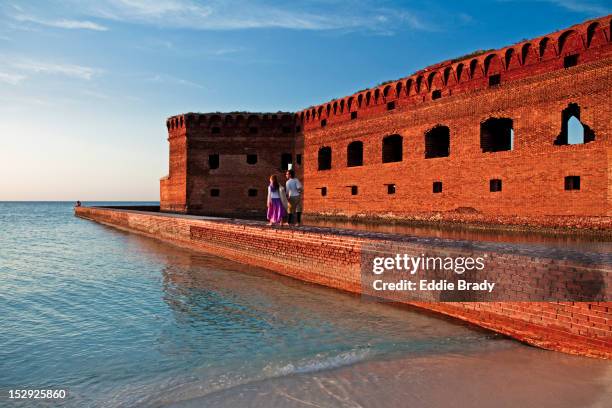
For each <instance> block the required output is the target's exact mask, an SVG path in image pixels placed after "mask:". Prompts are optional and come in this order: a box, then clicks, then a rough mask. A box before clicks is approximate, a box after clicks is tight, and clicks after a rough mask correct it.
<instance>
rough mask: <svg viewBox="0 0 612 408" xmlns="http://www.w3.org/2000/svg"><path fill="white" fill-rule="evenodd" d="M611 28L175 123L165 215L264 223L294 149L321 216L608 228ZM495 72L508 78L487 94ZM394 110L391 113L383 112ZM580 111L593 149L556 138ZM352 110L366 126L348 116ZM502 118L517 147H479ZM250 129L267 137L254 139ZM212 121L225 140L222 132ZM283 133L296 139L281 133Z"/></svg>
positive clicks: (586, 27)
mask: <svg viewBox="0 0 612 408" xmlns="http://www.w3.org/2000/svg"><path fill="white" fill-rule="evenodd" d="M610 21H611V17H610V16H606V17H602V18H599V19H595V20H591V21H587V22H585V23H582V24H578V25H576V26H573V27H570V28H569V29H566V30H562V31H558V32H556V33H552V34H549V35H547V36H543V37H539V38H536V39H533V40H529V41H523V42H520V43H518V44H515V45H513V46H509V47H505V48H503V49H500V50H496V51H489V52H484V53H480V54H477V55H473V56H468V57H465V58H460V59H456V60H449V61H445V62H442V63H439V64H436V65H433V66H430V67H427V68H425V69H423V70H421V71H419V72H417V73H415V74H414V75H412V76H410V77H406V78H403V79H401V80H398V81H392V82H390V83H388V84H384V85H381V86H379V87H376V88H372V89H368V90H364V91H361V92H358V93H356V94H353V95H351V96H347V97H344V98H340V99H338V100H334V101H332V102H330V103H327V104H323V105H318V106H315V107H312V108H309V109H306V110H304V111H301V112H298V113H297V114H295V115H292V114H286V113H278V114H256V115H253V114H248V113H244V114H240V113H237V114H205V115H201V114H185V115H178V116H175V117H172V118H170V119H169V120H168V122H167V126H168V130H169V135H170V137H169V141H170V177H169V178H168V179H167V180H162V181H161V207H162V210H163V211H183V212H184V211H186V212H189V213H196V214H220V215H237V216H245V215H250V214H255V215H262V214H263V212H264V209H265V188H266V184H267V178H268V176H269V175H270V174H273V173H277V174H279V175H281V180H283V178H282V173H280V171H279V167H280V154H281V153H283V152H287V153H291V154H292V158H293V162H294V163H295V162H296V155H298V154H300V155H302V154H303V161H304V166H303V167H302V166H301V165H298V166H297V169H298V176H299V177H301V178H302V173H301V172H302V170H303V178H302V181H303V182H304V185H305V194H304V211H305V213H306V214H307V215H311V216H332V215H333V216H340V217H354V216H359V217H379V216H383V217H392V218H403V219H421V220H422V219H425V220H428V221H437V220H452V221H470V222H487V223H497V224H499V223H507V224H531V225H540V226H543V225H546V226H567V225H568V224H572V226H577V227H588V228H610V216H611V215H612V194H611V192H610V186H611V185H612V184H611V183H610V180H611V179H612V173H611V171H612V170H610V165H609V164H610V163H609V161H610V158H609V157H610V154H609V153H610V149H611V148H612V142H611V141H610V131H611V126H612V125H611V123H612V121H611V120H610V118H611V114H610V103H609V99H610V89H611V86H612V83H611V82H612V42H611V33H610ZM568 56H570V57H571V56H576V58H577V65H576V66H573V67H570V68H567V69H566V68H564V63H565V61H566V57H568ZM495 75H499V76H500V81H501V84H500V85H497V86H489V81H490V78H491V77H492V76H495ZM438 92H439V94H440V96H441V97H440V98H439V99H435V100H434V95H435V94H436V93H438ZM388 103H394V104H395V108H394V109H393V110H387V108H388ZM570 103H577V104H578V105H579V106H580V120H581V122H582V123H583V124H585V125H587V126H589V127H590V128H591V129H592V130H593V131H594V133H595V140H594V141H592V142H589V143H586V144H583V145H565V146H559V145H555V144H553V143H554V141H555V139H556V138H557V136H558V135H559V133H560V132H561V123H562V120H561V112H562V110H563V109H565V108H566V107H567V106H568V104H570ZM351 114H356V115H357V118H356V119H355V120H351ZM492 117H495V118H500V117H505V118H510V119H512V121H513V128H514V149H513V150H512V151H503V152H495V153H483V152H482V151H481V148H480V124H481V122H483V121H484V120H486V119H488V118H492ZM323 120H325V121H326V126H325V127H321V121H323ZM437 125H444V126H447V127H449V129H450V155H449V156H448V157H443V158H430V159H426V158H425V140H424V137H425V133H426V132H427V131H428V130H430V129H432V128H434V127H435V126H437ZM253 126H255V127H257V128H258V129H259V130H258V133H257V134H251V133H249V129H250V128H251V127H253ZM213 127H215V128H218V129H219V130H220V131H219V133H215V134H212V133H211V129H212V128H213ZM287 127H290V128H291V132H290V133H284V132H283V129H284V128H287ZM391 134H399V135H401V136H402V137H403V145H402V147H403V151H404V154H403V158H402V161H401V162H398V163H386V164H383V163H382V159H381V150H382V140H383V138H384V137H385V136H387V135H391ZM356 140H359V141H362V142H363V144H364V163H363V166H360V167H351V168H348V167H347V165H346V160H347V157H346V149H347V145H348V144H349V143H350V142H351V141H356ZM323 146H327V147H331V149H332V169H331V170H325V171H319V170H318V169H317V166H318V164H317V161H318V160H317V155H318V151H319V149H320V148H321V147H323ZM249 152H256V153H257V154H258V163H257V165H248V164H246V161H245V159H246V154H247V153H249ZM213 153H218V154H220V156H221V159H220V167H219V169H216V170H212V169H209V168H208V155H209V154H213ZM566 176H580V178H581V188H580V190H579V191H566V190H565V188H564V179H565V177H566ZM491 179H501V180H502V191H501V192H496V193H492V192H490V191H489V182H490V180H491ZM434 181H436V182H442V190H443V191H442V193H440V194H433V192H432V184H433V182H434ZM386 184H395V186H396V193H395V194H394V195H388V194H387V187H386ZM351 186H357V188H358V194H357V195H351ZM321 187H326V188H327V192H328V194H327V196H325V197H323V196H322V195H321ZM211 189H218V190H219V191H220V195H219V197H212V196H211V194H210V191H211ZM249 189H257V190H258V195H257V197H249V196H248V194H247V193H248V190H249ZM568 217H569V218H571V221H568Z"/></svg>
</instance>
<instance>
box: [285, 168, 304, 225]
mask: <svg viewBox="0 0 612 408" xmlns="http://www.w3.org/2000/svg"><path fill="white" fill-rule="evenodd" d="M285 177H286V178H287V183H286V184H285V190H287V199H288V200H289V206H288V213H289V224H292V223H293V216H294V215H295V216H296V223H295V225H296V226H298V227H299V226H300V224H301V223H302V192H303V187H302V183H300V180H298V179H297V178H295V171H294V170H287V172H286V173H285Z"/></svg>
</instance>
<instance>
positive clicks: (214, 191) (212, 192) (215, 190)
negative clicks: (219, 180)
mask: <svg viewBox="0 0 612 408" xmlns="http://www.w3.org/2000/svg"><path fill="white" fill-rule="evenodd" d="M220 195H221V190H219V189H218V188H211V189H210V196H211V197H219V196H220Z"/></svg>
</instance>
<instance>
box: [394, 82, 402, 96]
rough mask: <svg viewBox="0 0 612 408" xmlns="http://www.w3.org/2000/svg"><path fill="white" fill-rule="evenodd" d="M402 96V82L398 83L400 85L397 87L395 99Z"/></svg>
mask: <svg viewBox="0 0 612 408" xmlns="http://www.w3.org/2000/svg"><path fill="white" fill-rule="evenodd" d="M401 94H402V83H401V82H398V83H397V84H396V85H395V97H396V98H399V97H400V95H401Z"/></svg>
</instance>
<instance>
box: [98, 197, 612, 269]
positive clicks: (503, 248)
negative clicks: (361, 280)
mask: <svg viewBox="0 0 612 408" xmlns="http://www.w3.org/2000/svg"><path fill="white" fill-rule="evenodd" d="M91 208H100V209H105V210H110V211H120V212H127V213H135V214H143V215H151V216H156V217H169V218H184V219H189V220H202V221H207V222H215V223H224V224H233V225H236V226H251V227H257V228H261V227H264V228H270V229H276V230H279V231H285V232H286V233H292V234H294V235H296V238H299V236H298V235H301V234H304V235H306V234H308V235H317V236H320V237H328V238H332V237H344V238H355V239H358V240H359V241H385V242H397V243H402V244H416V245H423V246H435V247H438V248H448V249H455V250H461V249H468V248H469V249H470V250H471V251H480V252H496V253H511V254H514V255H520V256H527V257H534V258H542V259H550V260H554V261H555V262H556V263H558V264H564V263H569V262H581V263H586V264H598V265H606V266H611V267H612V252H608V253H606V252H591V251H589V252H585V251H582V250H578V249H574V248H562V247H559V246H551V245H547V244H546V242H542V243H540V244H535V243H516V242H491V241H472V240H462V239H451V238H440V237H423V236H417V235H408V234H398V233H388V232H374V231H364V230H356V229H349V228H332V227H318V226H308V225H303V226H300V227H294V226H283V227H279V226H268V225H267V223H266V222H264V221H257V220H247V219H238V218H230V217H217V216H205V215H189V214H176V213H165V212H153V211H141V210H137V209H133V210H132V209H129V207H122V208H113V207H105V206H93V207H91Z"/></svg>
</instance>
